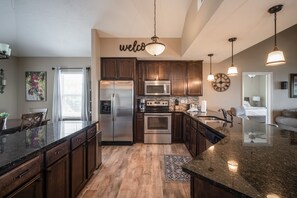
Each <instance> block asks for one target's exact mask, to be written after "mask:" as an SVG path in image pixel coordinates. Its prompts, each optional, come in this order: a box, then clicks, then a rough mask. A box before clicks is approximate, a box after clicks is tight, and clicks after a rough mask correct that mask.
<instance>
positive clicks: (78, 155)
mask: <svg viewBox="0 0 297 198" xmlns="http://www.w3.org/2000/svg"><path fill="white" fill-rule="evenodd" d="M85 141H86V133H85V132H83V133H81V134H79V135H77V136H75V137H73V138H72V139H71V142H72V145H71V149H72V150H71V165H70V166H71V177H70V178H71V185H70V186H71V197H76V196H77V195H78V193H79V191H80V190H81V189H82V188H83V186H84V184H85V182H86V179H87V177H86V142H85Z"/></svg>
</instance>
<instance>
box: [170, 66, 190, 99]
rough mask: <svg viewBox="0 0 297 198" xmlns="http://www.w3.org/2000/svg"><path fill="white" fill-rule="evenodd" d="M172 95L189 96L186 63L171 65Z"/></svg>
mask: <svg viewBox="0 0 297 198" xmlns="http://www.w3.org/2000/svg"><path fill="white" fill-rule="evenodd" d="M170 76H171V78H170V81H171V95H173V96H186V95H187V78H186V77H187V63H186V62H184V61H179V62H177V61H176V62H172V63H171V75H170Z"/></svg>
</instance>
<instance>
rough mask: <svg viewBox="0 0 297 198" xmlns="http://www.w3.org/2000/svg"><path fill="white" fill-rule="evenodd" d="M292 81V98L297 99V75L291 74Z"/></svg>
mask: <svg viewBox="0 0 297 198" xmlns="http://www.w3.org/2000/svg"><path fill="white" fill-rule="evenodd" d="M290 77H291V78H290V81H291V83H290V84H291V94H290V97H291V98H297V74H291V75H290Z"/></svg>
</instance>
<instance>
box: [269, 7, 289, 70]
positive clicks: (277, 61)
mask: <svg viewBox="0 0 297 198" xmlns="http://www.w3.org/2000/svg"><path fill="white" fill-rule="evenodd" d="M282 8H283V5H276V6H273V7H271V8H269V10H268V12H269V13H270V14H274V49H273V51H272V52H270V53H269V54H268V57H267V61H266V66H277V65H281V64H285V63H286V60H285V57H284V53H283V52H282V51H281V50H279V49H278V48H277V46H276V13H277V12H279V11H281V10H282Z"/></svg>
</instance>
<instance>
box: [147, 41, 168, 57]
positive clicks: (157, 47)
mask: <svg viewBox="0 0 297 198" xmlns="http://www.w3.org/2000/svg"><path fill="white" fill-rule="evenodd" d="M145 50H146V51H147V52H148V53H149V54H151V55H153V56H158V55H160V54H162V53H163V52H164V50H165V45H164V44H163V43H159V42H155V41H153V42H151V43H148V44H146V46H145Z"/></svg>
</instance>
